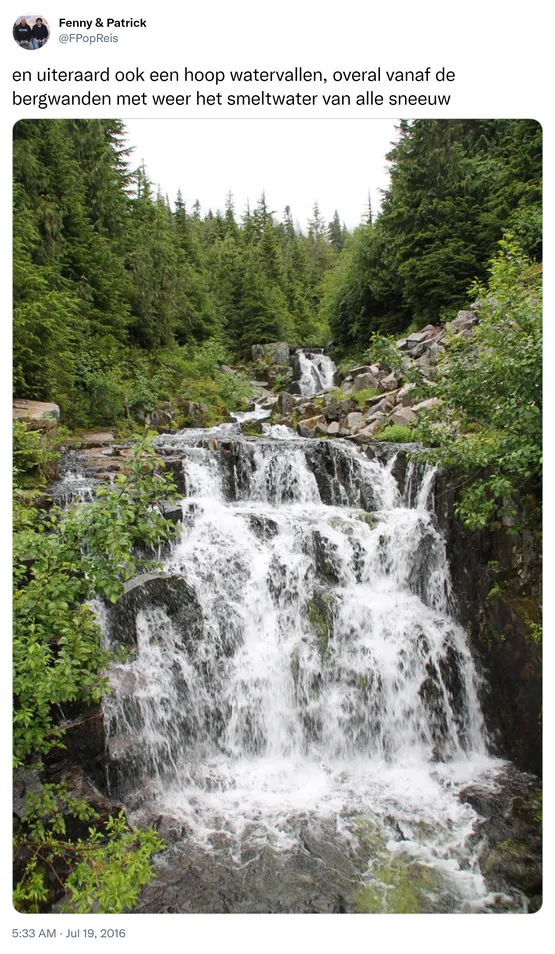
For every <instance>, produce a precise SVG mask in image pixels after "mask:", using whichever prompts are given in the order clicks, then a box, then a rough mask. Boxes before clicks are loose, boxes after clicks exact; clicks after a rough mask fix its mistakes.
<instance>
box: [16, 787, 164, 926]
mask: <svg viewBox="0 0 555 954" xmlns="http://www.w3.org/2000/svg"><path fill="white" fill-rule="evenodd" d="M97 818H98V813H97V812H96V811H95V810H94V809H93V807H92V806H91V805H90V804H89V803H88V802H87V801H86V800H85V799H83V798H75V797H74V796H72V795H71V794H70V792H69V790H68V788H67V786H66V785H64V784H57V785H52V784H46V785H42V786H40V787H39V788H38V789H34V790H33V789H32V790H31V791H29V793H28V795H27V799H26V804H25V812H24V814H23V817H22V819H21V820H20V822H19V823H18V825H17V827H16V831H15V838H14V842H15V846H14V847H15V859H16V863H23V870H22V872H21V876H20V878H19V881H18V883H17V884H16V886H15V890H14V896H13V900H14V906H15V908H16V910H18V911H21V912H25V913H31V914H35V913H38V912H40V911H41V910H45V909H46V910H47V908H48V905H49V903H51V901H52V899H53V898H52V878H53V876H54V880H55V881H56V880H57V881H59V879H60V874H62V873H63V876H64V884H63V886H64V889H65V901H64V903H62V905H61V910H62V911H63V912H64V913H72V914H87V913H89V912H91V911H92V910H94V911H98V912H99V913H101V914H121V913H122V912H124V911H128V910H130V909H131V908H132V907H133V906H134V905H135V904H136V903H137V899H138V897H139V892H140V890H141V888H142V887H143V885H145V884H148V882H149V881H151V880H152V877H153V876H154V869H153V867H152V864H151V861H150V859H151V857H152V855H153V854H154V853H155V852H158V851H161V850H163V848H164V847H165V846H164V844H163V842H162V841H161V839H160V838H159V837H158V835H157V834H156V832H155V831H153V830H152V829H150V828H149V829H147V830H146V831H141V830H138V829H135V830H131V829H130V828H129V826H128V825H127V822H126V819H125V816H124V814H123V812H122V811H120V813H119V815H117V816H116V817H114V816H110V817H109V818H108V820H107V821H106V822H105V823H104V825H103V826H102V828H99V827H98V826H97V825H91V827H89V828H88V834H87V837H85V838H73V837H71V836H70V834H69V833H68V830H67V829H68V824H67V823H68V821H70V819H73V823H75V822H77V823H79V822H81V823H87V822H94V821H95V820H96V819H97Z"/></svg>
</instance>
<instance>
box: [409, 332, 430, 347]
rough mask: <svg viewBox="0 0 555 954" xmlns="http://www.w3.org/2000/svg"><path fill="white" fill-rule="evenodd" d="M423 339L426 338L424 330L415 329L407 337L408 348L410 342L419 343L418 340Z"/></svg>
mask: <svg viewBox="0 0 555 954" xmlns="http://www.w3.org/2000/svg"><path fill="white" fill-rule="evenodd" d="M425 340H426V332H425V331H415V332H414V333H413V334H412V335H409V336H408V338H407V342H408V346H409V348H410V346H411V345H412V344H420V342H422V341H425Z"/></svg>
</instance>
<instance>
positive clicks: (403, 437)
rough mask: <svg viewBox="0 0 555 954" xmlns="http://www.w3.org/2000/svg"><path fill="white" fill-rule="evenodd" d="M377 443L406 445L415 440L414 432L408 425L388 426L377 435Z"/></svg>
mask: <svg viewBox="0 0 555 954" xmlns="http://www.w3.org/2000/svg"><path fill="white" fill-rule="evenodd" d="M375 437H376V440H377V441H391V443H392V444H406V443H409V442H410V441H413V440H414V431H413V430H412V428H411V427H409V426H408V425H407V424H387V425H386V426H385V427H384V428H382V430H381V431H378V432H377V434H376V435H375Z"/></svg>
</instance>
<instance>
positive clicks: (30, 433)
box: [13, 421, 60, 487]
mask: <svg viewBox="0 0 555 954" xmlns="http://www.w3.org/2000/svg"><path fill="white" fill-rule="evenodd" d="M59 456H60V455H59V452H58V451H57V450H56V448H55V447H54V445H53V444H52V441H51V440H50V439H49V438H48V437H47V435H46V434H45V433H44V431H35V430H31V429H30V428H29V427H28V425H27V424H26V423H25V422H24V421H14V424H13V463H14V484H15V485H16V486H17V487H31V486H33V487H36V486H42V485H43V484H45V483H46V481H47V480H48V479H50V478H51V476H52V465H53V464H54V462H55V461H56V460H58V458H59Z"/></svg>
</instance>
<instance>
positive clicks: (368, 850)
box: [355, 817, 386, 858]
mask: <svg viewBox="0 0 555 954" xmlns="http://www.w3.org/2000/svg"><path fill="white" fill-rule="evenodd" d="M355 831H356V834H357V838H358V840H359V842H360V844H361V846H362V849H363V851H364V854H365V855H367V857H368V858H377V857H378V856H379V855H382V854H384V853H385V851H386V847H385V845H386V842H385V837H384V834H383V831H382V829H381V827H380V826H379V825H378V823H377V822H375V821H373V820H372V819H371V818H364V817H360V818H357V819H355Z"/></svg>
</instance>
